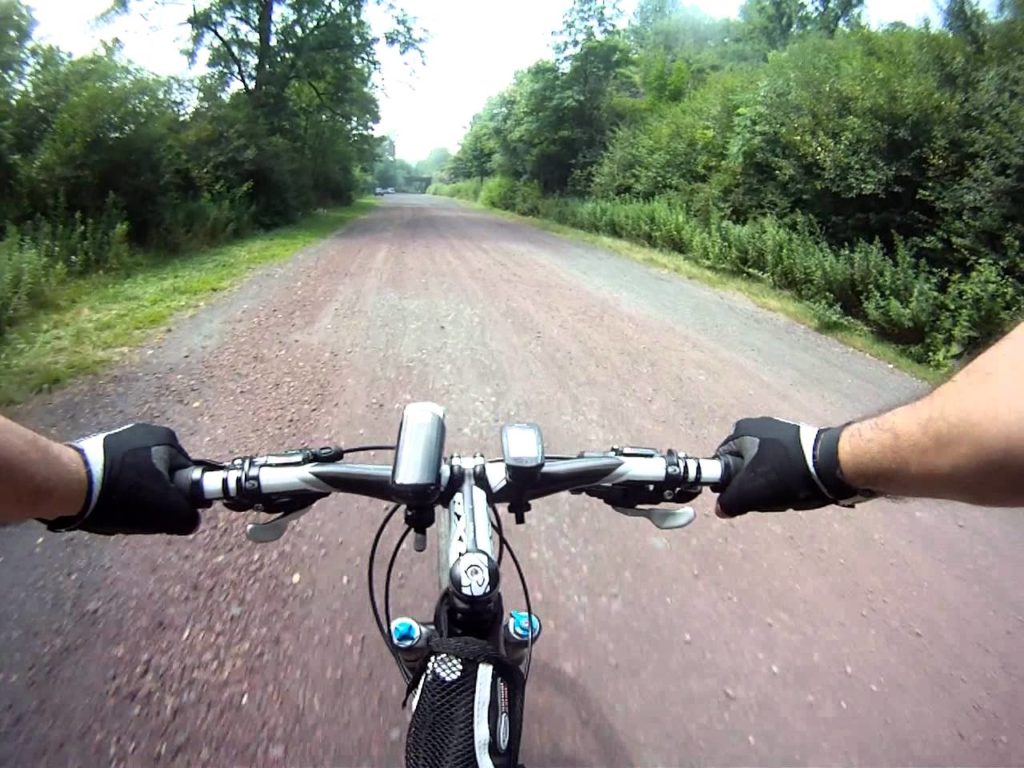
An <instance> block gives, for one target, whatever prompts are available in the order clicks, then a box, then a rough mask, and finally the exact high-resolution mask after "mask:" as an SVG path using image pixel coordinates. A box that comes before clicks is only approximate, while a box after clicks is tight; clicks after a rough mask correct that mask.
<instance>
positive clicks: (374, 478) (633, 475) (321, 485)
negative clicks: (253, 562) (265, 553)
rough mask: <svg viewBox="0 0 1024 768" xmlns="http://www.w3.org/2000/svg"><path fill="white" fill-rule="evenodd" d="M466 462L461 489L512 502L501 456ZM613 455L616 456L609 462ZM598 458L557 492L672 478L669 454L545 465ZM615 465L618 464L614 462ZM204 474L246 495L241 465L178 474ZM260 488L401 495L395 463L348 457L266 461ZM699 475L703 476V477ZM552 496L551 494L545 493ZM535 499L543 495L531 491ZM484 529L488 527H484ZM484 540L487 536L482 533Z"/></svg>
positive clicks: (688, 468) (180, 482) (208, 489)
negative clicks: (597, 471)
mask: <svg viewBox="0 0 1024 768" xmlns="http://www.w3.org/2000/svg"><path fill="white" fill-rule="evenodd" d="M453 460H455V461H458V462H460V464H461V466H462V467H463V468H464V470H465V479H464V480H463V486H462V488H461V489H459V491H460V492H462V493H465V492H466V490H467V489H468V488H477V489H478V490H479V491H480V492H481V493H484V495H483V497H482V499H483V500H484V502H485V503H484V506H485V508H486V506H487V505H488V504H495V505H496V504H503V503H506V502H507V501H508V500H509V499H508V495H509V493H510V492H511V486H510V485H509V482H508V480H507V476H506V470H505V464H504V462H501V461H491V462H486V463H484V460H483V459H482V458H480V457H476V458H472V459H464V458H459V457H454V459H453ZM609 460H611V461H609ZM596 461H601V462H608V463H606V464H604V465H603V468H606V469H607V471H603V469H602V473H601V475H600V476H599V477H594V476H593V474H592V473H588V474H591V476H590V477H587V478H585V479H584V477H583V476H582V475H583V473H582V472H580V478H579V482H578V483H574V484H570V485H569V487H567V488H563V489H558V490H552V491H551V494H554V493H559V492H561V491H562V490H572V489H577V488H585V487H590V486H598V485H612V484H615V483H623V482H637V483H660V482H664V481H665V480H666V477H667V470H668V467H667V463H666V461H665V459H664V458H663V457H660V456H654V457H646V456H643V457H638V456H618V457H613V456H607V457H596V458H595V459H590V458H581V459H559V460H557V461H552V462H549V463H548V464H547V465H546V467H545V468H548V467H550V468H552V469H553V470H554V469H558V470H561V469H562V468H564V469H566V470H574V467H573V465H575V466H576V467H579V468H580V469H581V470H582V469H583V468H585V467H586V466H597V465H596V463H595V462H596ZM480 463H484V469H485V472H486V474H487V480H488V484H489V485H490V488H491V491H490V493H489V494H488V493H486V492H485V491H484V489H482V488H478V487H477V486H476V484H475V483H474V481H473V469H474V467H475V466H476V465H477V464H480ZM613 464H614V466H613ZM684 467H685V476H686V477H687V478H689V479H690V482H691V483H692V484H694V485H700V486H708V485H715V484H716V483H718V482H719V481H720V480H721V477H722V464H721V462H720V461H719V460H717V459H695V458H691V457H686V458H680V468H681V469H682V468H684ZM196 472H200V473H201V490H202V495H203V498H204V499H205V500H206V501H211V502H212V501H230V500H232V499H236V498H241V497H242V496H243V495H244V483H245V479H244V477H243V474H242V470H241V469H239V468H237V467H226V468H224V469H208V468H203V467H193V468H191V469H182V470H179V471H178V472H177V473H175V476H174V482H175V485H176V486H177V487H178V488H180V489H181V490H182V491H184V492H186V493H189V492H190V491H191V488H192V481H193V473H196ZM450 474H451V467H450V465H449V464H447V463H446V464H444V465H443V466H442V467H441V486H442V487H445V486H447V484H448V480H449V477H450ZM562 474H564V475H565V476H566V482H567V483H573V476H574V475H575V474H576V472H575V471H568V472H564V473H562ZM258 477H259V490H260V491H261V492H262V493H264V494H288V493H308V492H313V493H351V494H354V495H357V496H367V497H370V498H375V499H382V500H384V501H391V502H396V501H399V500H398V499H396V498H394V495H393V494H392V493H391V491H390V481H391V465H390V464H347V463H345V462H335V463H325V464H316V463H314V464H302V465H298V466H263V467H259V468H258ZM698 478H699V479H698ZM545 495H550V494H545ZM531 498H538V497H537V496H531ZM481 533H482V531H481ZM480 538H481V539H483V538H484V537H482V536H481V537H480Z"/></svg>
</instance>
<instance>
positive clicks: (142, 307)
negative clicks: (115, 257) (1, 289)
mask: <svg viewBox="0 0 1024 768" xmlns="http://www.w3.org/2000/svg"><path fill="white" fill-rule="evenodd" d="M373 206H374V202H373V200H372V199H370V200H360V201H357V202H356V203H354V204H353V205H351V206H349V207H346V208H338V209H333V210H328V211H321V212H317V213H314V214H311V215H310V216H307V217H306V218H304V219H303V220H302V221H300V222H298V223H296V224H293V225H291V226H288V227H283V228H281V229H277V230H273V231H271V232H264V233H261V234H258V235H254V236H251V237H246V238H243V239H241V240H237V241H235V242H233V243H229V244H227V245H223V246H218V247H216V248H210V249H207V250H203V251H198V252H196V253H194V254H190V255H179V256H174V257H161V256H159V255H147V256H143V257H141V258H139V259H138V260H137V261H136V262H135V263H134V265H133V266H131V267H130V268H127V269H126V270H122V271H118V272H111V273H107V274H102V275H91V276H88V277H83V278H80V279H73V280H69V281H68V282H66V283H64V284H63V285H61V286H59V287H58V288H57V289H56V290H54V291H53V292H52V293H51V295H50V296H48V297H47V300H46V303H45V305H44V306H42V307H41V308H39V309H38V310H36V311H34V312H33V313H32V314H31V315H29V316H27V317H26V318H25V319H24V320H23V321H22V322H20V323H18V324H17V325H15V326H14V327H13V328H11V329H10V331H9V332H8V333H7V335H6V336H5V337H4V338H3V339H0V405H14V404H16V403H19V402H22V401H24V400H26V399H28V398H29V397H31V396H32V395H34V394H36V393H38V392H44V391H48V390H50V389H52V388H54V387H56V386H59V385H61V384H64V383H67V382H68V381H70V380H71V379H73V378H75V377H77V376H81V375H83V374H87V373H92V372H95V371H97V370H99V369H101V368H103V367H105V366H107V365H110V364H111V363H113V362H116V361H118V360H121V359H123V358H124V357H125V356H127V355H128V354H129V353H130V352H131V349H132V348H133V347H136V346H138V345H139V344H141V343H143V342H144V341H145V340H146V339H148V338H151V337H152V336H153V335H154V334H155V333H156V332H157V331H158V329H161V328H163V327H165V326H166V323H167V321H168V320H170V319H171V318H172V317H173V316H174V315H176V314H178V313H180V312H186V311H189V310H194V309H196V308H198V307H200V306H202V305H203V304H204V303H205V301H206V300H207V299H209V298H210V297H211V296H213V295H214V294H216V293H219V292H222V291H225V290H228V289H230V288H232V287H233V286H235V285H236V284H238V283H239V282H240V281H241V280H242V279H243V278H244V277H246V276H247V275H248V273H249V272H250V271H251V270H252V269H253V268H255V267H258V266H261V265H263V264H268V263H271V262H275V261H281V260H283V259H287V258H288V257H289V256H292V255H293V254H295V253H296V252H297V251H298V250H299V249H301V248H303V247H305V246H307V245H310V244H312V243H315V242H317V241H319V240H322V239H323V238H325V237H327V236H329V235H330V234H332V233H334V232H336V231H338V230H339V229H340V228H342V227H343V226H345V225H346V224H348V223H350V222H351V221H353V220H355V219H357V218H359V217H360V216H363V215H365V214H366V213H368V212H369V211H370V210H371V209H372V208H373Z"/></svg>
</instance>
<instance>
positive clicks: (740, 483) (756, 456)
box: [712, 416, 874, 517]
mask: <svg viewBox="0 0 1024 768" xmlns="http://www.w3.org/2000/svg"><path fill="white" fill-rule="evenodd" d="M842 431H843V427H828V428H825V429H819V428H818V427H811V426H808V425H807V424H794V423H793V422H790V421H782V420H780V419H772V418H768V417H766V416H762V417H760V418H756V419H741V420H740V421H738V422H736V425H735V426H734V427H733V430H732V434H731V435H729V436H728V437H727V438H725V440H724V441H723V442H722V444H721V445H720V446H718V450H717V451H716V452H715V455H716V456H718V457H719V458H721V459H722V460H723V461H724V462H726V463H727V465H728V467H729V470H728V473H729V481H728V484H727V485H726V486H725V487H724V489H723V488H713V489H712V490H716V491H720V495H719V497H718V514H719V516H720V517H736V516H738V515H743V514H746V513H747V512H753V511H759V512H782V511H784V510H787V509H817V508H819V507H824V506H827V505H828V504H841V505H843V506H853V505H854V504H856V503H857V502H859V501H864V500H866V499H868V498H872V497H873V496H874V494H872V493H871V492H870V491H858V490H857V489H855V488H853V487H852V486H851V485H850V484H849V483H847V482H846V480H845V479H844V478H843V475H842V471H841V470H840V467H839V436H840V434H841V433H842Z"/></svg>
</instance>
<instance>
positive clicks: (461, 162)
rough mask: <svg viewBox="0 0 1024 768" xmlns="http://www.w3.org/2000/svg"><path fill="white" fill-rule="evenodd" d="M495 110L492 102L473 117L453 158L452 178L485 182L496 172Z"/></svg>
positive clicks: (451, 166)
mask: <svg viewBox="0 0 1024 768" xmlns="http://www.w3.org/2000/svg"><path fill="white" fill-rule="evenodd" d="M493 110H494V102H493V100H492V102H491V103H490V104H488V106H487V107H485V109H484V111H483V112H481V113H480V114H478V115H475V116H474V117H473V120H472V122H471V123H470V125H469V130H468V131H466V135H465V136H464V137H463V138H462V144H461V145H460V146H459V150H458V151H457V152H456V153H455V156H454V157H452V161H451V165H450V171H451V175H452V178H454V179H456V180H459V179H480V180H481V181H483V179H484V178H486V177H487V176H490V175H491V174H492V173H493V172H494V158H495V155H496V154H497V151H498V149H497V142H496V139H495V136H494V124H493Z"/></svg>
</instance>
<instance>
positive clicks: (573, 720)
mask: <svg viewBox="0 0 1024 768" xmlns="http://www.w3.org/2000/svg"><path fill="white" fill-rule="evenodd" d="M919 391H920V385H919V384H917V383H915V382H914V381H912V380H911V379H909V378H907V377H905V376H902V375H900V374H898V373H896V372H894V371H892V370H891V369H889V368H888V367H887V366H885V365H884V364H881V363H878V362H876V361H874V360H871V359H869V358H867V357H865V356H863V355H860V354H859V353H856V352H852V351H850V350H848V349H846V348H844V347H842V346H840V345H838V344H836V343H834V342H832V341H830V340H828V339H824V338H822V337H820V336H818V335H816V334H814V333H812V332H810V331H808V330H806V329H803V328H801V327H799V326H796V325H794V324H792V323H790V322H789V321H787V320H785V319H782V318H779V317H777V316H774V315H771V314H769V313H766V312H764V311H762V310H760V309H757V308H756V307H753V306H752V305H750V304H749V303H748V302H746V301H744V300H742V299H740V298H736V297H733V296H730V295H723V294H720V293H716V292H715V291H712V290H710V289H708V288H705V287H703V286H701V285H698V284H695V283H691V282H687V281H684V280H681V279H679V278H677V277H675V276H671V275H667V274H664V273H660V272H658V271H656V270H652V269H650V268H647V267H644V266H641V265H638V264H636V263H633V262H630V261H627V260H623V259H621V258H619V257H617V256H615V255H612V254H609V253H607V252H603V251H601V250H598V249H595V248H593V247H590V246H585V245H580V244H576V243H573V242H569V241H566V240H563V239H560V238H557V237H555V236H552V235H549V234H546V233H543V232H540V231H537V230H534V229H532V228H530V227H527V226H524V225H521V224H518V223H513V222H509V221H505V220H502V219H498V218H495V217H492V216H489V215H487V214H484V213H481V212H477V211H474V210H470V209H467V208H465V207H461V206H459V205H456V204H454V203H451V202H448V201H441V200H436V199H431V198H423V197H411V196H409V197H406V196H395V197H389V198H387V199H386V201H385V202H384V203H382V204H381V206H380V207H379V208H378V209H377V210H376V211H375V212H374V213H372V214H371V215H370V216H368V217H367V218H365V219H363V220H361V221H359V222H357V223H356V224H354V225H353V226H351V227H350V228H349V229H348V230H346V231H345V232H344V233H342V234H340V235H338V236H336V237H334V238H331V239H329V240H327V241H325V242H323V243H322V244H320V245H318V246H317V247H315V248H313V249H310V250H308V251H307V252H305V253H304V254H302V255H300V256H299V257H297V258H295V259H294V260H292V261H291V262H289V263H288V264H285V265H282V266H278V267H275V268H271V269H268V270H266V271H264V272H262V273H260V274H259V275H257V276H256V277H254V278H252V279H251V280H249V281H247V282H246V283H245V284H244V285H243V286H242V287H241V288H240V289H239V290H238V291H235V292H233V293H231V294H230V295H228V296H225V297H223V298H221V299H220V300H219V301H217V302H215V303H212V304H211V305H210V306H208V307H206V308H204V309H203V310H201V311H200V312H198V313H196V314H195V315H194V316H193V317H191V318H189V319H187V320H184V321H182V322H181V323H179V324H178V325H177V327H176V328H175V329H174V330H173V331H172V332H170V333H169V334H168V335H167V337H166V338H165V339H164V340H163V341H161V342H160V343H157V344H154V345H153V346H152V347H151V348H149V349H144V350H141V351H140V353H139V356H138V360H137V361H135V362H134V363H133V364H132V365H128V366H124V367H122V368H121V369H119V370H117V371H115V372H112V373H110V374H108V375H105V376H102V377H98V378H95V379H92V380H89V381H86V382H82V383H80V384H78V385H75V386H73V387H71V388H69V389H67V390H64V391H62V392H60V393H59V394H57V395H54V396H52V397H48V398H40V399H39V400H37V401H36V402H34V403H32V404H30V405H29V406H27V407H25V408H22V409H20V410H19V411H18V412H17V413H15V414H14V415H15V417H16V418H19V419H22V420H24V421H26V422H29V423H32V424H34V425H36V426H38V427H40V428H42V429H46V430H49V431H51V432H52V433H53V434H56V435H59V436H63V437H68V436H72V435H76V434H81V433H83V432H86V431H91V430H95V429H99V428H105V427H110V426H114V425H118V424H121V423H123V422H125V421H127V420H139V419H145V420H154V421H159V422H163V423H168V424H171V425H173V426H175V427H176V428H177V429H178V431H179V434H180V435H181V437H182V441H183V442H184V443H185V445H186V446H188V447H189V449H190V450H191V451H192V453H193V454H194V455H196V456H210V457H225V456H230V455H233V454H236V453H245V452H258V451H260V450H265V449H272V448H284V447H291V446H297V445H303V444H321V443H328V442H332V441H343V442H345V443H348V444H353V443H356V442H359V441H362V440H364V439H372V440H380V439H390V438H391V437H392V436H393V434H394V432H395V430H396V428H397V423H398V414H399V409H400V407H401V406H402V405H403V404H404V403H405V402H407V401H409V400H412V399H415V400H419V399H429V400H435V401H437V402H440V403H443V404H445V405H446V406H447V408H448V427H449V443H450V446H451V447H452V448H453V449H457V450H461V451H470V450H476V449H483V450H485V451H487V452H489V453H492V454H493V453H496V452H497V451H498V450H499V446H498V441H497V427H498V425H499V424H500V423H501V422H503V421H506V420H509V419H512V418H521V419H529V420H534V421H537V422H539V423H540V424H541V425H542V426H543V428H544V430H545V437H546V441H547V443H548V447H549V450H555V451H558V450H561V451H570V450H578V449H581V448H584V447H588V448H602V447H607V446H608V445H610V444H612V443H634V444H649V445H652V446H656V447H668V446H672V447H676V448H679V449H682V450H686V451H689V452H695V453H703V452H709V451H710V450H712V449H713V448H714V446H715V445H716V444H717V441H718V440H719V439H720V438H721V437H722V436H723V435H725V434H726V433H727V431H728V429H729V427H730V426H731V424H732V422H733V421H734V420H735V419H737V418H739V417H742V416H748V415H757V414H761V413H768V414H773V415H780V416H786V417H790V418H797V419H802V420H806V421H811V422H815V421H817V422H822V423H824V422H830V423H834V422H837V421H840V420H843V419H847V418H850V417H853V416H856V415H858V414H862V413H865V412H868V411H872V410H877V409H879V408H882V407H884V406H887V405H891V404H893V403H896V402H899V401H902V400H905V399H907V398H909V397H911V396H913V395H914V394H915V393H916V392H919ZM378 458H380V459H382V457H378ZM711 503H712V499H711V497H710V496H708V498H705V499H701V500H700V501H699V503H698V506H699V511H700V513H701V516H700V519H699V520H698V521H697V522H696V523H695V524H694V525H693V526H691V527H690V528H688V529H686V530H685V531H681V532H675V533H663V532H660V531H657V530H656V529H654V528H653V527H651V526H650V525H648V524H647V523H646V522H643V521H638V520H627V519H623V518H620V517H619V516H617V515H615V514H614V513H613V512H611V511H610V510H607V509H606V508H604V507H603V506H601V505H599V504H598V503H597V502H594V501H588V500H583V499H577V498H572V499H569V498H566V499H556V500H552V501H549V502H544V503H541V504H538V505H537V506H536V509H535V510H534V511H533V512H532V513H531V514H530V517H529V524H528V525H527V526H525V527H522V528H514V527H510V528H509V532H510V533H511V536H512V540H513V543H514V544H515V546H516V548H517V551H518V553H519V554H520V556H521V557H522V558H523V560H524V565H525V567H526V569H527V574H528V577H529V581H530V587H531V593H532V597H533V600H534V602H535V605H536V611H537V613H539V614H540V616H541V617H542V619H543V621H544V625H545V630H544V638H543V640H542V642H541V643H540V644H539V646H538V648H537V655H536V662H535V665H534V673H533V676H532V678H531V682H530V689H529V691H528V699H527V725H526V736H525V743H524V754H523V759H524V761H525V762H526V764H527V765H590V764H601V765H625V764H636V765H668V764H691V763H702V764H715V765H739V764H744V765H751V764H807V765H821V764H861V765H879V764H958V765H1011V764H1021V763H1024V693H1022V682H1024V645H1022V638H1024V593H1022V591H1021V590H1020V584H1021V581H1022V577H1024V561H1022V560H1021V557H1020V552H1021V551H1022V545H1024V519H1022V517H1021V511H1020V510H982V509H973V508H968V507H963V506H959V505H952V504H935V503H916V502H915V503H900V504H895V503H889V502H878V503H875V504H873V505H869V506H867V507H864V508H862V509H860V510H856V511H839V510H831V511H821V512H808V513H791V514H786V515H762V516H756V517H754V516H752V517H749V518H748V519H742V520H739V521H734V522H723V521H718V520H717V519H715V518H714V517H713V516H712V515H711V514H710V507H711ZM380 512H381V505H379V504H375V503H371V502H368V501H359V500H351V499H341V498H332V499H329V500H327V501H325V502H323V503H321V504H320V505H318V507H317V508H316V510H315V511H314V512H313V513H311V514H309V515H307V516H306V517H305V518H304V519H303V520H302V521H301V522H300V523H299V524H298V525H296V526H294V528H293V530H292V532H291V533H290V534H289V536H288V537H286V538H285V540H283V541H282V542H281V543H279V544H278V545H273V546H267V547H261V548H257V547H255V546H253V545H251V544H248V543H247V542H246V541H245V540H244V538H243V535H242V528H243V523H244V516H241V515H235V514H231V513H228V512H226V511H215V512H213V513H212V514H211V515H210V516H209V519H208V522H207V524H206V525H205V526H204V528H203V529H202V531H201V532H200V533H199V534H197V536H195V537H194V538H192V539H189V540H169V539H148V540H143V539H131V540H123V539H112V540H104V539H99V538H92V537H88V536H82V535H72V536H50V535H47V534H45V533H44V532H43V531H42V529H41V528H40V527H39V526H37V525H34V524H33V525H24V526H19V527H16V528H12V529H8V530H7V531H5V532H4V536H3V537H2V538H0V557H2V559H0V578H2V579H3V582H4V584H5V586H6V596H7V599H6V600H5V601H4V604H3V607H2V608H0V642H2V644H3V647H4V649H5V652H4V654H3V655H2V656H0V729H2V730H0V734H2V735H0V763H2V764H5V765H32V764H37V765H41V764H47V765H56V764H69V765H78V764H82V765H95V764H98V763H101V762H104V763H106V762H109V763H111V764H119V765H120V764H127V765H159V764H167V763H176V764H197V763H203V764H209V765H292V766H300V765H302V766H311V765H370V764H396V763H399V762H400V761H401V756H402V754H403V742H404V725H405V722H406V714H405V713H404V712H403V711H402V710H401V709H400V701H401V692H400V685H399V678H398V675H397V673H396V672H395V671H394V669H393V668H391V666H389V664H390V662H389V661H388V658H387V655H386V652H385V650H384V648H383V647H382V646H381V643H380V641H379V640H378V639H377V638H376V637H375V636H374V634H373V628H372V618H371V615H370V611H369V607H368V605H367V600H366V592H365V568H366V556H367V553H368V548H369V543H370V539H371V537H372V534H373V531H374V529H375V527H376V524H377V522H378V521H379V516H380ZM433 562H434V561H433V558H432V557H431V556H430V555H429V554H427V555H422V556H415V555H414V553H411V552H410V553H409V554H408V556H407V557H406V558H405V559H404V561H403V564H402V565H401V573H400V575H399V582H398V584H397V585H396V586H397V587H398V591H397V593H396V596H395V599H396V601H397V605H396V610H397V611H403V612H410V613H414V614H417V615H426V614H427V613H428V610H429V609H428V606H429V605H430V601H431V599H432V595H431V594H430V586H431V584H432V583H433V581H432V576H431V566H432V563H433ZM296 576H297V579H296ZM513 602H514V600H513Z"/></svg>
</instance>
